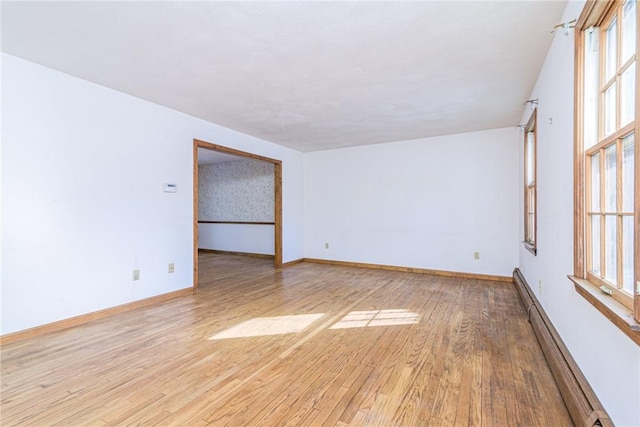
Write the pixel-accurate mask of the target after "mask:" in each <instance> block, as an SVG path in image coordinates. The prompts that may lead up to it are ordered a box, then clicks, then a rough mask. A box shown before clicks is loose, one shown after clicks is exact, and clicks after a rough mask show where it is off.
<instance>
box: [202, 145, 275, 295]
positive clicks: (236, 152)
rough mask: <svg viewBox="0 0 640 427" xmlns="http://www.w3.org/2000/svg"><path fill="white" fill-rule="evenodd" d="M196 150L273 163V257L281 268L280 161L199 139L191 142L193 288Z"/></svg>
mask: <svg viewBox="0 0 640 427" xmlns="http://www.w3.org/2000/svg"><path fill="white" fill-rule="evenodd" d="M198 148H204V149H207V150H213V151H219V152H221V153H226V154H231V155H234V156H240V157H245V158H249V159H253V160H259V161H263V162H269V163H273V179H274V222H273V225H274V256H273V265H274V267H275V268H281V267H282V161H281V160H277V159H272V158H270V157H265V156H260V155H258V154H253V153H249V152H247V151H241V150H237V149H235V148H230V147H225V146H223V145H218V144H213V143H211V142H206V141H202V140H200V139H194V140H193V151H194V154H193V193H194V195H193V200H194V204H193V218H194V219H193V228H194V232H193V238H194V243H193V258H194V260H193V274H194V278H193V288H194V289H197V288H198Z"/></svg>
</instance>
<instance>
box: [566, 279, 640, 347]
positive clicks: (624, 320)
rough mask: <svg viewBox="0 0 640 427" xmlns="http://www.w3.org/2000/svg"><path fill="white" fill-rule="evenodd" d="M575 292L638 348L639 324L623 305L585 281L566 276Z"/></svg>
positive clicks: (639, 339)
mask: <svg viewBox="0 0 640 427" xmlns="http://www.w3.org/2000/svg"><path fill="white" fill-rule="evenodd" d="M568 277H569V280H571V281H572V282H573V284H574V286H575V288H576V291H577V292H578V293H579V294H580V295H582V297H583V298H584V299H586V300H587V301H589V303H590V304H591V305H593V306H594V307H595V308H596V309H597V310H598V311H599V312H600V313H602V314H604V315H605V317H606V318H607V319H609V320H610V321H611V323H613V324H614V325H616V326H617V328H618V329H620V330H621V331H622V332H624V333H625V335H627V336H628V337H629V338H631V339H632V340H633V342H635V343H636V344H637V345H639V346H640V323H638V322H636V321H635V320H634V319H633V314H632V313H631V310H629V309H628V308H627V307H625V306H624V305H622V304H620V303H619V302H618V301H616V300H615V299H613V298H612V297H610V296H609V295H606V294H604V293H602V291H600V289H598V288H597V287H595V286H594V285H592V284H591V283H589V282H588V281H587V280H585V279H580V278H578V277H575V276H568Z"/></svg>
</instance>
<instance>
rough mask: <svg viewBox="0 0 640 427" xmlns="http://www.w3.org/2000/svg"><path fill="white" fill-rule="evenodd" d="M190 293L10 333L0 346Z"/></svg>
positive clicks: (186, 290)
mask: <svg viewBox="0 0 640 427" xmlns="http://www.w3.org/2000/svg"><path fill="white" fill-rule="evenodd" d="M191 293H193V288H192V287H189V288H184V289H179V290H177V291H172V292H167V293H166V294H161V295H156V296H153V297H150V298H145V299H141V300H138V301H132V302H129V303H126V304H122V305H116V306H115V307H109V308H105V309H103V310H98V311H94V312H91V313H87V314H81V315H79V316H75V317H70V318H68V319H63V320H59V321H57V322H52V323H47V324H45V325H41V326H36V327H33V328H29V329H24V330H22V331H17V332H12V333H10V334H5V335H1V336H0V345H6V344H10V343H13V342H16V341H21V340H25V339H28V338H34V337H39V336H42V335H45V334H50V333H52V332H58V331H62V330H64V329H69V328H73V327H74V326H79V325H83V324H85V323H89V322H91V321H93V320H98V319H103V318H105V317H109V316H113V315H114V314H118V313H123V312H125V311H130V310H135V309H137V308H143V307H148V306H151V305H155V304H159V303H161V302H164V301H168V300H170V299H174V298H178V297H181V296H184V295H189V294H191Z"/></svg>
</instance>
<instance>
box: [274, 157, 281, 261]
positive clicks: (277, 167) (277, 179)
mask: <svg viewBox="0 0 640 427" xmlns="http://www.w3.org/2000/svg"><path fill="white" fill-rule="evenodd" d="M273 180H274V186H273V188H274V191H275V194H274V196H275V203H274V210H275V212H274V215H273V218H274V220H275V224H274V225H275V227H274V228H275V230H274V233H275V238H274V245H275V248H274V253H275V256H274V258H273V265H274V266H275V267H276V268H281V267H282V162H280V161H277V162H276V163H274V164H273Z"/></svg>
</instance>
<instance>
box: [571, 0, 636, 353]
mask: <svg viewBox="0 0 640 427" xmlns="http://www.w3.org/2000/svg"><path fill="white" fill-rule="evenodd" d="M624 4H625V1H622V0H621V1H602V0H596V1H588V2H587V3H586V5H585V7H584V9H583V11H582V14H581V15H580V17H579V18H578V21H577V23H576V38H575V41H576V50H575V52H576V56H575V87H576V91H575V111H576V115H575V124H574V139H575V140H574V162H575V164H574V213H575V217H574V274H573V276H570V279H571V280H572V281H573V282H574V284H575V287H576V290H577V291H578V293H580V295H582V296H584V297H585V299H587V301H589V302H590V303H591V304H593V305H594V306H595V307H596V308H597V309H598V310H599V311H600V312H602V313H603V314H604V315H605V316H606V317H607V318H608V319H609V320H611V321H612V322H613V323H614V324H615V325H616V326H618V327H619V328H620V329H621V330H622V331H623V332H624V333H626V334H627V335H628V336H629V337H631V338H632V339H633V340H634V342H636V343H637V344H639V345H640V289H639V287H640V284H639V282H638V281H639V280H640V237H639V236H638V234H640V233H638V231H639V230H640V214H639V212H640V150H638V134H640V120H639V119H638V112H639V110H640V91H639V90H638V89H639V88H640V85H639V83H640V78H639V75H640V72H639V70H638V58H639V55H638V48H639V47H640V35H639V34H640V32H638V28H640V14H639V12H640V11H639V10H638V6H637V5H636V52H635V54H634V56H633V57H632V58H631V59H629V60H628V61H627V62H625V63H624V64H620V65H618V66H617V67H616V72H615V76H614V77H613V79H614V80H615V81H616V84H617V85H619V84H620V82H619V78H620V74H621V73H622V71H624V70H625V69H626V68H627V67H628V66H629V65H630V64H631V63H633V62H634V61H635V63H636V75H635V85H636V86H635V88H636V90H635V115H634V118H633V120H632V122H631V123H629V124H627V125H624V126H622V127H620V126H619V121H620V101H619V96H616V105H617V107H616V126H615V127H616V130H615V131H614V132H613V133H611V134H610V135H607V136H605V135H604V131H603V125H604V117H603V108H602V103H603V99H602V95H601V94H602V91H604V90H606V88H607V87H609V86H610V85H611V80H610V81H607V82H604V81H603V80H604V69H603V68H604V60H603V56H604V55H605V52H604V51H605V47H604V46H605V44H604V38H601V39H600V52H599V54H600V58H599V60H598V63H599V67H600V70H599V71H600V77H599V79H600V80H599V82H598V94H599V95H598V96H599V107H598V122H599V123H598V135H597V139H598V142H597V143H596V144H594V145H593V146H592V147H589V148H586V149H585V147H584V138H585V134H584V124H585V117H584V114H585V100H584V87H585V78H584V73H585V32H586V31H587V30H588V29H589V28H591V27H598V31H600V32H601V34H602V33H604V31H605V29H606V28H607V27H608V24H609V23H610V22H611V20H612V19H613V16H614V15H616V16H617V17H618V19H619V18H620V16H621V10H622V6H623V5H624ZM617 25H620V21H619V20H618V21H617ZM619 28H620V27H619ZM620 33H621V31H618V39H617V53H616V58H617V62H618V64H619V63H620V62H621V61H620V59H619V58H620V49H621V47H620V46H621V44H620V42H621V37H620ZM618 87H619V86H618ZM619 92H620V91H619V90H618V93H619ZM630 134H633V135H634V144H635V145H634V168H635V169H634V205H633V209H634V212H633V216H634V221H633V224H634V231H635V232H634V243H633V245H634V280H633V283H634V289H633V292H632V295H631V296H629V295H628V294H626V293H624V292H622V291H620V290H619V289H617V287H615V286H613V287H612V285H611V284H609V283H608V282H606V281H604V280H602V279H600V278H598V277H597V276H595V275H594V274H591V273H590V272H588V271H587V265H588V260H589V257H590V256H591V254H590V253H589V251H590V250H591V244H590V242H591V241H590V233H591V226H590V223H588V222H587V219H588V218H589V215H593V214H595V212H590V211H589V210H588V209H587V206H588V207H589V209H590V208H591V204H590V197H591V191H590V190H591V189H590V188H589V186H590V175H587V173H589V174H590V172H591V171H590V162H588V161H587V160H588V159H589V158H590V156H591V155H593V154H594V153H596V152H600V155H601V158H600V162H601V163H600V183H601V185H604V184H602V183H603V182H604V174H605V170H604V168H603V167H602V165H603V162H604V157H603V154H604V149H605V148H606V147H608V146H611V145H612V144H617V145H618V147H617V159H616V168H617V172H616V173H617V176H616V192H617V198H616V200H617V204H618V205H617V207H616V212H615V213H613V214H615V215H616V218H617V220H616V221H617V222H618V223H620V222H621V221H622V219H621V217H622V216H623V215H624V214H623V213H621V194H620V193H621V185H620V181H621V173H620V170H621V168H622V166H621V156H622V153H621V150H620V144H621V141H622V139H623V138H624V137H626V136H628V135H630ZM600 198H601V203H604V201H603V200H602V198H603V192H602V190H601V194H600ZM601 210H602V205H601ZM603 212H604V211H602V212H599V213H597V214H599V215H604V213H603ZM587 225H588V226H587ZM616 233H617V237H616V241H617V246H618V247H617V250H618V254H619V255H618V256H619V257H621V256H622V251H621V241H622V239H621V227H620V225H619V224H618V227H617V231H616ZM602 234H604V233H601V235H602ZM602 252H603V251H602V249H601V255H603V254H602ZM601 267H602V266H601ZM617 268H618V277H620V273H621V272H620V266H619V265H618V266H617ZM601 286H605V287H606V288H607V289H610V291H611V292H612V295H611V296H609V295H607V294H605V293H604V292H600V291H599V290H598V288H600V287H601ZM612 297H613V298H612Z"/></svg>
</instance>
